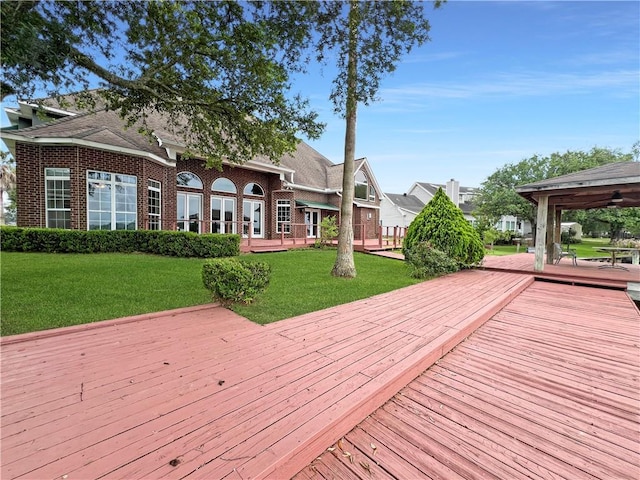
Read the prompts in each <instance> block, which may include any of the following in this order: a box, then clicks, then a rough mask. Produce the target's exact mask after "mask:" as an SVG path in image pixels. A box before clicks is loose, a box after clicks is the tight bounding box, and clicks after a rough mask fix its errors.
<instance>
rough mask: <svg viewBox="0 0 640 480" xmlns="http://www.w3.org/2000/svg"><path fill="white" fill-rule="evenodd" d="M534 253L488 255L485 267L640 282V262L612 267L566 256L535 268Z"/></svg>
mask: <svg viewBox="0 0 640 480" xmlns="http://www.w3.org/2000/svg"><path fill="white" fill-rule="evenodd" d="M533 257H534V256H533V254H532V253H519V254H516V255H504V256H491V255H489V256H486V257H484V263H483V267H484V268H485V269H487V270H499V271H503V272H505V271H507V272H521V273H527V274H532V275H535V277H536V278H540V279H546V280H558V281H562V282H565V283H573V284H576V285H597V286H604V287H612V288H621V289H626V288H627V285H628V284H629V282H640V265H631V264H623V266H624V268H626V270H622V269H619V268H611V267H610V266H608V264H607V263H600V262H592V261H588V260H581V259H578V261H577V263H578V265H577V266H573V264H572V262H571V259H570V258H563V259H562V260H560V263H559V264H558V265H547V264H545V265H544V267H543V271H542V272H535V271H534V268H533V266H534V258H533Z"/></svg>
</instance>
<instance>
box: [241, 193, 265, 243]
mask: <svg viewBox="0 0 640 480" xmlns="http://www.w3.org/2000/svg"><path fill="white" fill-rule="evenodd" d="M242 219H243V222H242V235H243V236H245V237H247V236H249V228H251V237H252V238H263V237H264V231H263V230H264V202H263V201H260V200H243V202H242Z"/></svg>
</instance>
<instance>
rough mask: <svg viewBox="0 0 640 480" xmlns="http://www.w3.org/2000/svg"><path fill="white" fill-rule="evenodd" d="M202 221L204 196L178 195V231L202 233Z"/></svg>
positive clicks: (194, 194) (192, 194)
mask: <svg viewBox="0 0 640 480" xmlns="http://www.w3.org/2000/svg"><path fill="white" fill-rule="evenodd" d="M201 219H202V195H200V194H196V193H178V216H177V220H178V230H180V231H182V232H187V231H188V232H195V233H200V220H201Z"/></svg>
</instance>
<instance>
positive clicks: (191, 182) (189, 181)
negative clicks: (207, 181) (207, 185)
mask: <svg viewBox="0 0 640 480" xmlns="http://www.w3.org/2000/svg"><path fill="white" fill-rule="evenodd" d="M176 181H177V184H178V186H179V187H188V188H199V189H202V180H200V177H199V176H198V175H196V174H195V173H191V172H180V173H179V174H178V175H176Z"/></svg>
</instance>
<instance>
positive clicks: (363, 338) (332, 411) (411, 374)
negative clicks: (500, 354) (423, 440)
mask: <svg viewBox="0 0 640 480" xmlns="http://www.w3.org/2000/svg"><path fill="white" fill-rule="evenodd" d="M532 281H533V278H532V277H531V276H530V275H521V274H512V273H504V272H488V271H465V272H459V273H457V274H454V275H450V276H447V277H443V278H440V279H436V280H433V281H429V282H424V283H421V284H418V285H414V286H411V287H407V288H404V289H401V290H397V291H394V292H389V293H386V294H383V295H378V296H375V297H372V298H369V299H365V300H361V301H358V302H354V303H351V304H348V305H343V306H339V307H334V308H330V309H327V310H322V311H319V312H315V313H311V314H308V315H303V316H300V317H296V318H292V319H288V320H283V321H281V322H278V323H275V324H272V325H269V326H266V327H261V326H258V325H255V324H253V323H251V322H249V321H247V320H245V319H243V318H241V317H238V316H236V315H235V314H233V313H231V312H229V311H227V310H224V309H222V308H220V307H216V306H207V307H198V308H192V309H182V310H180V311H173V312H164V313H162V314H157V315H144V316H140V317H134V318H128V319H121V320H115V321H108V322H101V323H100V324H91V325H87V326H79V327H71V328H68V329H60V330H55V331H47V332H42V333H35V334H27V335H20V336H15V337H6V338H3V339H2V342H1V343H0V347H1V368H2V377H1V396H2V420H1V436H2V438H1V454H2V465H1V470H0V474H1V477H2V478H3V479H12V478H36V479H41V478H58V479H60V478H68V479H73V478H126V479H131V478H145V479H149V478H184V477H189V478H207V479H214V478H234V479H235V478H238V479H239V478H243V479H248V478H290V477H291V476H292V475H294V474H295V473H296V472H298V471H299V470H301V469H303V468H304V467H305V465H307V464H308V463H309V462H311V461H312V460H313V459H314V458H315V457H316V456H318V455H319V454H320V453H321V452H323V451H324V450H325V448H326V447H327V446H329V445H331V444H332V443H334V442H336V441H337V440H338V439H339V438H340V437H341V436H343V435H345V434H346V433H347V432H348V431H349V430H351V429H352V428H353V426H354V425H357V424H358V423H359V422H360V421H362V420H363V419H365V418H366V417H367V415H369V414H370V413H372V412H373V411H375V410H376V408H378V407H380V406H381V405H383V404H384V403H385V402H386V401H387V400H389V399H390V398H392V397H393V395H395V394H396V393H397V392H398V391H399V390H400V389H401V388H403V387H405V386H406V385H407V384H408V383H409V382H410V381H411V380H413V379H414V378H415V377H416V376H418V375H419V374H420V373H421V372H423V371H424V370H425V369H426V368H428V367H429V366H430V365H432V364H433V363H434V362H435V361H437V360H438V359H439V358H441V357H442V356H443V355H444V354H445V353H446V352H447V351H449V350H450V349H451V348H453V347H455V346H456V345H457V344H458V343H459V342H460V341H462V340H463V339H464V338H466V337H467V336H468V335H469V334H471V333H472V332H473V331H474V330H476V329H477V328H478V327H479V326H480V325H481V324H482V323H484V322H485V321H487V320H488V319H489V318H491V317H492V316H493V315H494V314H496V313H497V312H498V311H499V310H500V309H501V308H503V307H504V306H505V305H506V304H507V303H508V302H509V301H511V300H512V299H513V298H514V297H515V296H516V295H517V294H518V293H519V292H521V291H523V290H524V289H525V288H526V287H527V286H528V285H530V284H531V283H532Z"/></svg>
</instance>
